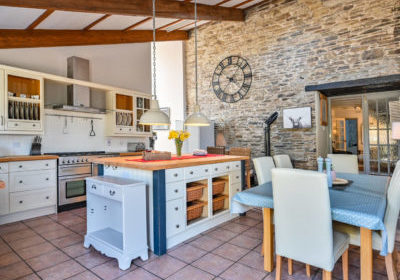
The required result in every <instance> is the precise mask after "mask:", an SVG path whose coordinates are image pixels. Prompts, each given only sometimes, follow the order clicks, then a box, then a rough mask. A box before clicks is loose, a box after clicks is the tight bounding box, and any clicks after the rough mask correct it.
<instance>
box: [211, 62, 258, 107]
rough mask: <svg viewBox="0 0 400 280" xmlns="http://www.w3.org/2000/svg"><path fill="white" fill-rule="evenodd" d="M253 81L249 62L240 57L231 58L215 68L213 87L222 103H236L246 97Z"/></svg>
mask: <svg viewBox="0 0 400 280" xmlns="http://www.w3.org/2000/svg"><path fill="white" fill-rule="evenodd" d="M251 81H252V73H251V67H250V65H249V64H248V63H247V61H246V60H245V59H244V58H241V57H239V56H229V57H227V58H225V59H223V60H222V61H221V62H220V63H219V64H218V65H217V67H216V68H215V71H214V74H213V78H212V87H213V90H214V93H215V95H216V96H217V97H218V98H219V99H220V100H221V101H223V102H227V103H235V102H238V101H239V100H241V99H243V98H244V97H245V96H246V94H247V92H248V91H249V89H250V86H251Z"/></svg>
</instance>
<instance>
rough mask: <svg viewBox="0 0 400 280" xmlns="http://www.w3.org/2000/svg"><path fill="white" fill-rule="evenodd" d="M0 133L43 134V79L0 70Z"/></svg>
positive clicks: (22, 73)
mask: <svg viewBox="0 0 400 280" xmlns="http://www.w3.org/2000/svg"><path fill="white" fill-rule="evenodd" d="M0 80H1V81H0V86H1V88H0V99H1V102H0V107H1V109H0V133H3V134H4V133H5V134H10V133H12V134H38V133H43V116H44V113H43V112H44V102H43V78H42V77H40V76H36V75H33V74H30V73H27V72H23V71H14V70H9V69H7V70H0Z"/></svg>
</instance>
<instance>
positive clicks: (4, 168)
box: [0, 163, 8, 173]
mask: <svg viewBox="0 0 400 280" xmlns="http://www.w3.org/2000/svg"><path fill="white" fill-rule="evenodd" d="M0 173H8V163H0Z"/></svg>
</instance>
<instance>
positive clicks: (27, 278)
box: [18, 273, 40, 280]
mask: <svg viewBox="0 0 400 280" xmlns="http://www.w3.org/2000/svg"><path fill="white" fill-rule="evenodd" d="M18 280H40V278H39V276H37V275H36V274H33V273H32V274H29V275H26V276H24V277H21V278H18Z"/></svg>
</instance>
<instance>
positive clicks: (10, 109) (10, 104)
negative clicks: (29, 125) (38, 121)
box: [8, 101, 15, 119]
mask: <svg viewBox="0 0 400 280" xmlns="http://www.w3.org/2000/svg"><path fill="white" fill-rule="evenodd" d="M14 117H15V107H14V101H9V102H8V118H9V119H13V118H14Z"/></svg>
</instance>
